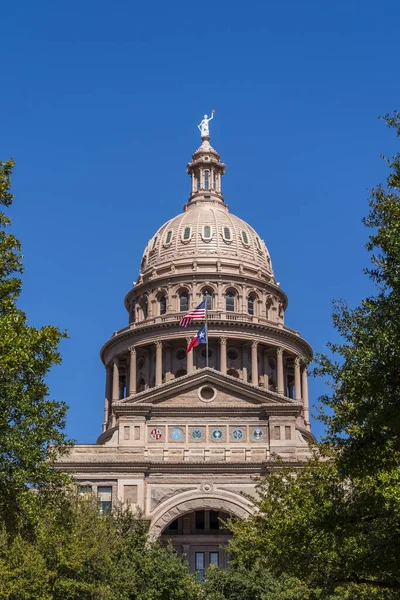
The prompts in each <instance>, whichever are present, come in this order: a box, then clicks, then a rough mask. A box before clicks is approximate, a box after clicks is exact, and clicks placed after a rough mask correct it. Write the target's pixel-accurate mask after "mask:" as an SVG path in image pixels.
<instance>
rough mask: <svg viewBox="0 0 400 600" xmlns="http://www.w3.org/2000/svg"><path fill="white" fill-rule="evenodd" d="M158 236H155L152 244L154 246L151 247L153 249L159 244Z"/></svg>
mask: <svg viewBox="0 0 400 600" xmlns="http://www.w3.org/2000/svg"><path fill="white" fill-rule="evenodd" d="M157 237H158V236H156V237H155V238H154V240H153V245H152V247H151V249H152V250H154V248H155V247H156V244H157Z"/></svg>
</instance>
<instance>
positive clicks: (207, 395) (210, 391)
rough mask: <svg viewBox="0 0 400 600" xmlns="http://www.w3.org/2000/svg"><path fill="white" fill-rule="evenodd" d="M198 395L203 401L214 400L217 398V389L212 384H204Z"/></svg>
mask: <svg viewBox="0 0 400 600" xmlns="http://www.w3.org/2000/svg"><path fill="white" fill-rule="evenodd" d="M198 395H199V398H200V400H202V402H212V401H213V400H215V397H216V395H217V390H216V389H215V388H213V387H211V385H203V387H201V388H200V389H199V391H198Z"/></svg>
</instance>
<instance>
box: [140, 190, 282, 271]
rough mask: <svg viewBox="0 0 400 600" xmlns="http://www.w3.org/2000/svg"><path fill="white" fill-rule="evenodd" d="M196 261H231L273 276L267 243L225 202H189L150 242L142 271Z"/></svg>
mask: <svg viewBox="0 0 400 600" xmlns="http://www.w3.org/2000/svg"><path fill="white" fill-rule="evenodd" d="M191 257H192V258H196V259H197V260H198V261H202V260H203V259H213V258H214V259H219V260H220V261H223V260H224V259H229V261H232V260H233V261H236V262H237V267H238V268H239V264H240V263H247V264H249V265H252V266H253V267H254V265H256V266H257V267H258V268H259V269H262V270H263V271H264V272H265V273H266V274H268V275H269V276H272V267H271V259H270V256H269V252H268V250H267V247H266V245H265V242H264V241H263V240H262V239H261V238H260V236H259V235H258V234H257V232H256V231H255V230H254V229H253V228H252V227H251V226H250V225H249V224H248V223H246V222H245V221H243V220H242V219H240V218H239V217H237V216H236V215H233V214H232V213H230V212H229V208H228V206H227V205H226V204H224V203H223V202H221V201H216V200H215V199H214V200H211V199H210V200H206V199H203V200H201V201H197V202H196V201H195V202H189V203H188V204H187V205H186V206H185V210H184V212H183V213H182V214H179V215H177V216H176V217H174V218H173V219H171V220H170V221H168V222H167V223H164V225H162V226H161V227H160V229H159V230H158V231H157V232H156V234H155V235H154V236H153V238H151V239H150V241H149V243H148V244H147V246H146V249H145V251H144V254H143V258H142V262H141V272H142V274H145V273H146V272H147V271H148V270H149V269H154V268H158V267H160V266H162V265H164V264H165V263H167V264H170V263H171V262H173V261H179V260H185V259H188V258H191Z"/></svg>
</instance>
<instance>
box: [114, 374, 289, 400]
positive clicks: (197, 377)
mask: <svg viewBox="0 0 400 600" xmlns="http://www.w3.org/2000/svg"><path fill="white" fill-rule="evenodd" d="M128 406H129V407H134V406H135V407H137V408H139V407H140V406H143V407H144V406H149V407H151V406H152V407H156V406H160V407H161V406H162V408H164V407H165V408H169V407H171V408H188V409H190V408H197V409H201V408H203V409H204V408H209V409H212V410H215V409H218V408H221V409H223V408H245V407H247V408H250V407H254V408H257V407H262V406H265V407H267V406H269V407H272V406H276V407H278V406H280V407H287V408H292V409H294V410H296V408H297V407H299V406H300V404H299V403H298V402H295V401H294V400H290V399H289V398H286V397H285V396H282V395H280V394H277V393H275V392H272V391H269V390H264V389H263V388H260V387H256V386H253V385H251V384H250V383H247V382H244V381H242V380H240V379H237V378H235V377H232V376H230V375H223V374H222V373H221V372H220V371H216V370H215V369H211V368H205V369H199V370H197V371H195V372H194V373H190V374H188V375H185V376H183V377H179V378H178V379H174V380H172V381H169V382H167V383H164V384H163V385H161V386H157V387H154V388H150V389H148V390H145V391H143V392H140V393H139V394H136V395H134V396H131V397H129V398H125V399H124V400H120V401H119V402H118V403H115V404H114V408H117V407H118V409H119V410H123V408H124V407H125V408H128Z"/></svg>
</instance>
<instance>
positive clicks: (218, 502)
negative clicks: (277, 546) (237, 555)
mask: <svg viewBox="0 0 400 600" xmlns="http://www.w3.org/2000/svg"><path fill="white" fill-rule="evenodd" d="M167 504H168V505H167ZM204 509H205V510H217V511H221V512H226V513H229V514H231V515H233V516H235V517H238V518H239V519H247V518H248V517H250V516H251V515H252V514H254V513H255V512H256V507H255V505H254V504H253V503H252V502H250V500H248V499H247V498H245V497H241V496H240V497H238V496H237V494H232V493H229V492H228V493H226V494H225V493H211V494H207V495H204V496H200V497H199V496H198V495H196V496H194V495H191V497H186V498H185V499H183V498H181V499H178V498H176V499H175V502H173V503H172V502H168V503H166V505H165V507H164V508H162V507H160V509H159V510H157V511H156V513H155V514H154V516H153V518H152V519H151V524H150V531H149V534H150V537H151V538H153V539H154V538H157V537H160V536H161V534H162V532H163V531H164V529H165V528H166V527H167V526H168V525H169V524H170V523H171V522H172V521H174V520H175V519H177V518H178V517H180V516H183V515H185V514H187V513H189V512H193V511H195V510H204Z"/></svg>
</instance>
